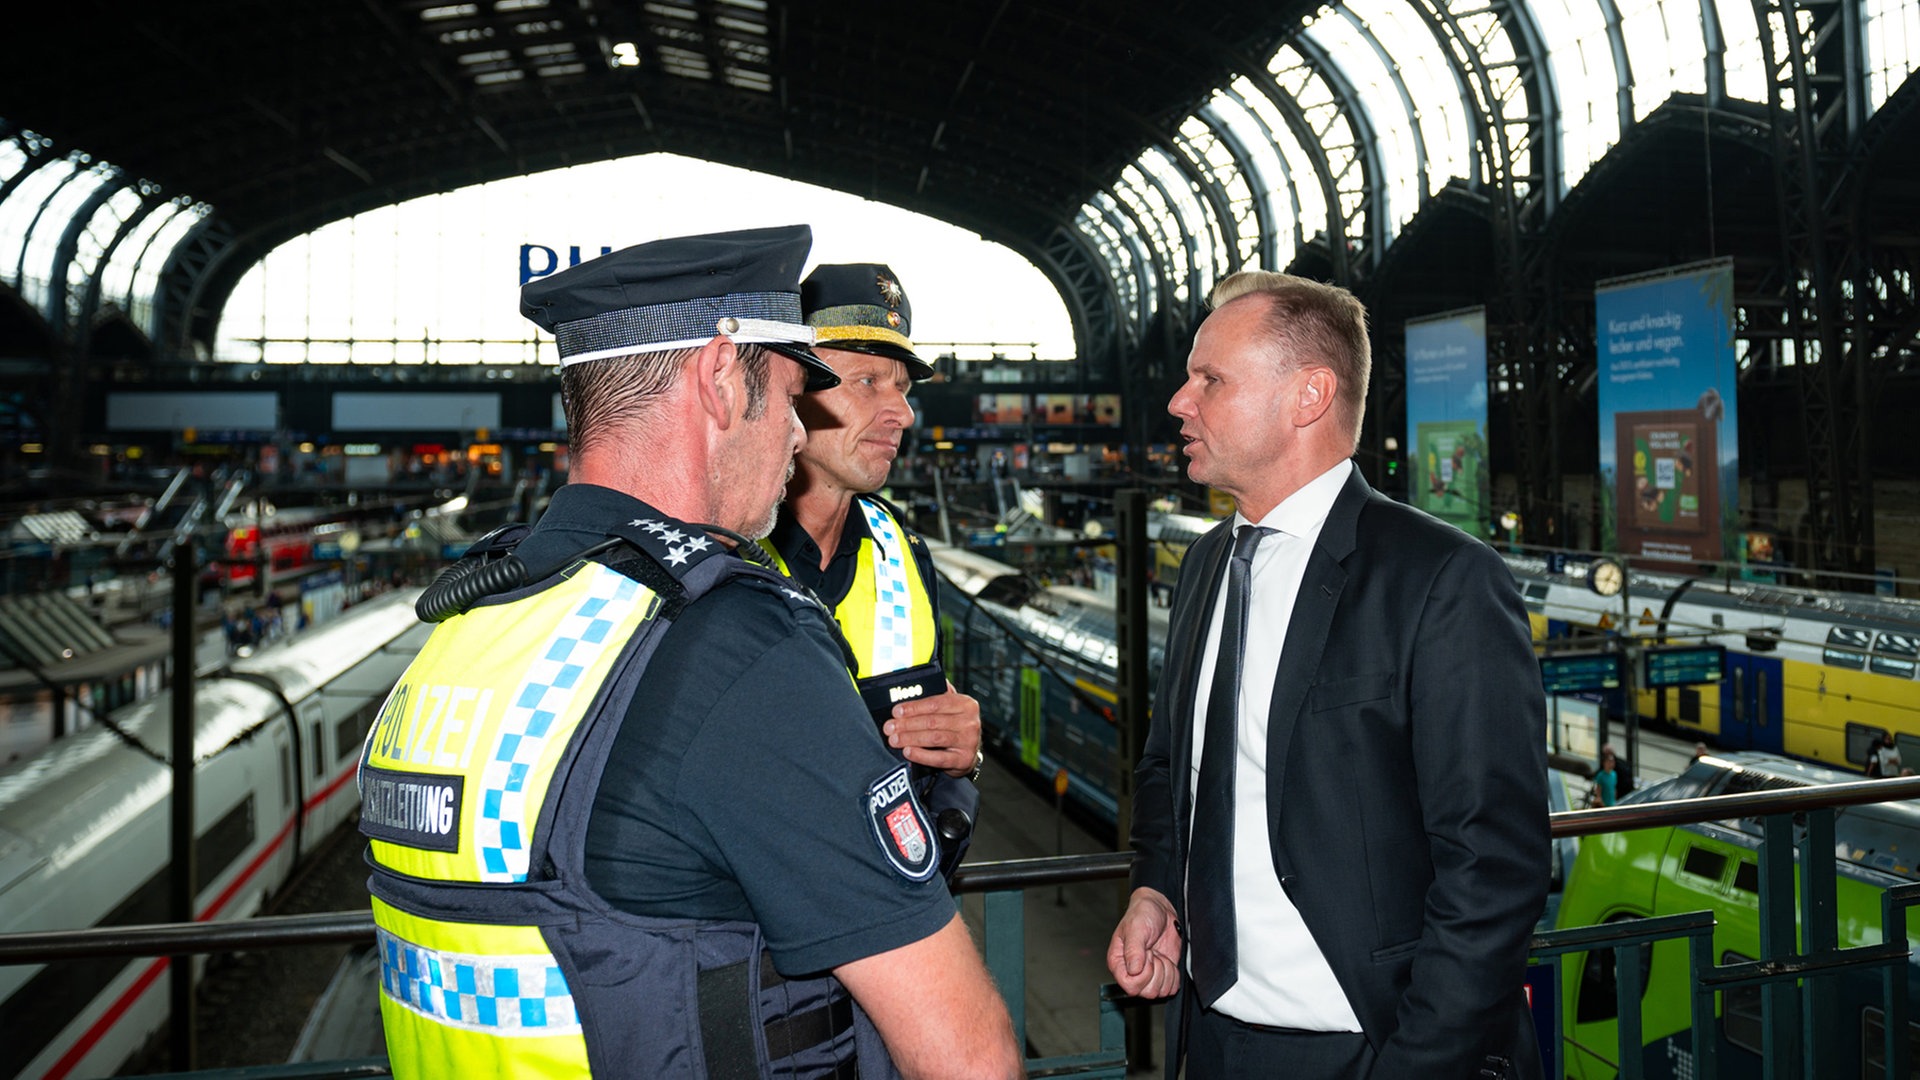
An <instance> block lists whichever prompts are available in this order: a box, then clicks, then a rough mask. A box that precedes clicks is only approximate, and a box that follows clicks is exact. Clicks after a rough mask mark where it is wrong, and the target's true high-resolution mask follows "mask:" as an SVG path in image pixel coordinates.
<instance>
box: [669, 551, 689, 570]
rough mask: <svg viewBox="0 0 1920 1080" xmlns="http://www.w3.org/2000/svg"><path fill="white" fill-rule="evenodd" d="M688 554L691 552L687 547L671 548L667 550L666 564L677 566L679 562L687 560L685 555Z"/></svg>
mask: <svg viewBox="0 0 1920 1080" xmlns="http://www.w3.org/2000/svg"><path fill="white" fill-rule="evenodd" d="M689 554H691V552H690V551H689V550H688V549H687V548H683V547H677V548H674V549H673V550H671V551H669V552H667V565H668V566H679V565H680V564H681V563H684V562H686V561H687V556H688V555H689Z"/></svg>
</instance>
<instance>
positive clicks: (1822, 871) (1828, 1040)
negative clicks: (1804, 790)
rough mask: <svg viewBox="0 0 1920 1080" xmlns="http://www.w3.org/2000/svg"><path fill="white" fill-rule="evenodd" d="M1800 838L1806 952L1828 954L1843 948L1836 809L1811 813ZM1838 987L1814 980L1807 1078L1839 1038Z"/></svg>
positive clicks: (1826, 979)
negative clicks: (1835, 853) (1835, 848)
mask: <svg viewBox="0 0 1920 1080" xmlns="http://www.w3.org/2000/svg"><path fill="white" fill-rule="evenodd" d="M1806 822H1807V825H1806V830H1805V831H1804V832H1802V833H1801V835H1800V951H1801V952H1803V953H1806V954H1807V955H1809V956H1823V955H1828V954H1831V953H1832V952H1834V951H1835V950H1837V949H1838V948H1839V947H1840V928H1839V915H1838V902H1837V888H1838V886H1837V885H1836V883H1835V878H1836V876H1837V870H1836V869H1835V867H1834V858H1833V811H1832V810H1831V809H1820V810H1810V811H1808V812H1807V815H1806ZM1834 988H1835V983H1834V981H1833V978H1832V977H1831V976H1811V975H1810V976H1808V977H1807V980H1806V984H1805V991H1804V993H1805V995H1806V996H1805V998H1804V999H1803V1010H1802V1021H1801V1023H1802V1039H1803V1042H1804V1044H1805V1045H1804V1046H1802V1048H1801V1049H1802V1051H1803V1055H1804V1056H1803V1061H1804V1063H1805V1064H1804V1065H1803V1066H1802V1071H1801V1075H1803V1076H1818V1075H1819V1074H1820V1069H1819V1065H1820V1063H1821V1062H1823V1061H1832V1060H1834V1059H1833V1057H1832V1056H1830V1055H1829V1053H1828V1051H1829V1050H1831V1049H1832V1048H1833V1045H1834V1039H1835V1038H1836V1037H1837V1034H1838V1033H1837V1032H1836V1030H1835V1028H1836V1026H1837V1025H1836V1021H1835V1016H1836V1013H1835V1011H1834V1006H1835V1002H1834V1000H1833V994H1832V993H1830V991H1832V990H1833V989H1834Z"/></svg>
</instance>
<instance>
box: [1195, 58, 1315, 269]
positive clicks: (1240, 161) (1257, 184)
mask: <svg viewBox="0 0 1920 1080" xmlns="http://www.w3.org/2000/svg"><path fill="white" fill-rule="evenodd" d="M1237 96H1238V95H1236V97H1237ZM1243 108H1244V106H1243ZM1248 115H1249V116H1252V115H1253V114H1252V111H1251V110H1248ZM1193 117H1194V119H1195V120H1198V121H1199V122H1200V123H1201V124H1202V125H1204V126H1205V127H1206V129H1207V131H1208V132H1210V133H1211V134H1212V135H1213V137H1214V139H1215V141H1217V142H1219V144H1220V146H1221V148H1222V149H1224V150H1226V152H1227V156H1228V157H1230V158H1232V159H1233V167H1234V169H1235V170H1237V171H1238V172H1239V173H1240V176H1241V177H1242V178H1243V179H1245V180H1246V181H1247V195H1248V198H1247V202H1248V204H1249V205H1250V206H1251V207H1252V208H1253V221H1254V230H1255V240H1256V243H1257V244H1258V245H1259V248H1260V251H1259V262H1260V264H1261V265H1262V266H1272V265H1273V264H1274V260H1275V258H1276V256H1278V254H1279V250H1278V249H1277V248H1276V247H1275V246H1274V243H1273V233H1274V230H1275V228H1277V223H1276V222H1275V221H1274V220H1273V207H1272V206H1271V205H1270V204H1269V203H1268V202H1267V198H1266V195H1265V193H1264V192H1263V191H1262V190H1261V186H1262V185H1264V184H1265V183H1266V177H1264V176H1262V175H1261V172H1260V167H1259V166H1258V165H1256V164H1254V161H1253V159H1252V158H1251V157H1249V156H1248V155H1247V149H1246V147H1244V146H1242V145H1241V144H1240V140H1239V139H1237V138H1235V137H1234V136H1233V131H1232V129H1231V128H1229V127H1228V126H1227V124H1226V121H1225V120H1224V119H1222V118H1221V117H1220V116H1219V115H1217V114H1216V112H1215V111H1214V107H1213V103H1212V102H1208V103H1207V104H1205V105H1202V106H1200V108H1199V109H1198V110H1196V111H1195V112H1194V114H1193ZM1254 120H1255V121H1256V122H1257V121H1258V120H1259V117H1257V116H1256V117H1254ZM1262 126H1264V125H1262ZM1283 179H1284V180H1285V181H1286V182H1287V184H1288V186H1289V187H1291V185H1292V178H1291V177H1285V178H1283ZM1235 235H1236V237H1237V235H1238V232H1237V230H1236V233H1235ZM1229 246H1230V247H1231V249H1232V252H1233V269H1235V270H1239V269H1242V268H1243V267H1245V265H1246V260H1245V259H1243V258H1242V257H1241V256H1240V245H1239V244H1238V243H1233V244H1230V245H1229Z"/></svg>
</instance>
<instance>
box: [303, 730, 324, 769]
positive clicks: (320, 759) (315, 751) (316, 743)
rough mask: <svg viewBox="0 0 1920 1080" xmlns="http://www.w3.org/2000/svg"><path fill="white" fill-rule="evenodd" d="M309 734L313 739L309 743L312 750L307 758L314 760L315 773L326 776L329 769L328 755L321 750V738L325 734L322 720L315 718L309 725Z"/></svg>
mask: <svg viewBox="0 0 1920 1080" xmlns="http://www.w3.org/2000/svg"><path fill="white" fill-rule="evenodd" d="M307 735H308V737H309V738H310V739H311V741H310V742H309V743H308V744H307V746H308V748H309V751H310V752H309V753H308V754H307V760H308V761H311V762H313V775H315V776H324V775H326V771H327V756H326V755H325V754H323V753H321V751H320V747H321V740H322V738H323V737H324V735H325V733H324V732H323V731H321V729H320V721H318V720H315V721H314V722H313V723H312V724H310V725H308V727H307Z"/></svg>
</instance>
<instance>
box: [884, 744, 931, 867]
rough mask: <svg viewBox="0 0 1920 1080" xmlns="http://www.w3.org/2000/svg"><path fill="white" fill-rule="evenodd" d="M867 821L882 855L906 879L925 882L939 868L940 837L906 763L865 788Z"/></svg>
mask: <svg viewBox="0 0 1920 1080" xmlns="http://www.w3.org/2000/svg"><path fill="white" fill-rule="evenodd" d="M867 820H868V821H870V822H872V824H873V838H874V839H875V840H876V841H878V842H879V844H880V852H881V854H883V855H885V856H886V857H887V861H888V862H889V863H892V864H893V868H894V869H895V870H898V871H899V872H900V875H901V876H902V877H904V878H906V879H907V880H909V881H925V880H927V879H928V878H930V877H932V876H933V875H934V873H935V871H937V870H939V869H940V839H939V836H938V834H936V833H935V832H934V831H933V827H932V826H931V825H930V824H928V822H927V812H926V811H925V810H924V809H922V808H921V806H920V797H919V796H918V795H916V794H915V793H914V790H913V781H912V776H911V773H910V771H909V766H907V765H904V764H903V765H901V766H899V767H898V768H896V769H894V770H893V771H891V772H889V773H887V775H885V776H883V777H881V778H880V779H878V780H875V781H874V782H873V783H872V784H871V785H869V786H868V787H867Z"/></svg>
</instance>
